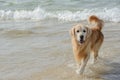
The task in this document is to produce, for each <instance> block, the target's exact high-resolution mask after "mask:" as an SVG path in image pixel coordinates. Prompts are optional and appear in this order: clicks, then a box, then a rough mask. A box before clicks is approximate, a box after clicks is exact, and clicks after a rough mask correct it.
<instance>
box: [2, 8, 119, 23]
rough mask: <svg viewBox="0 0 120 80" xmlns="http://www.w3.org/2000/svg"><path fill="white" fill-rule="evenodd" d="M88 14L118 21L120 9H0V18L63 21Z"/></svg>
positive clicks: (77, 18) (84, 16)
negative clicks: (53, 19) (54, 19)
mask: <svg viewBox="0 0 120 80" xmlns="http://www.w3.org/2000/svg"><path fill="white" fill-rule="evenodd" d="M90 15H97V16H99V17H100V18H102V19H104V20H105V21H112V22H120V9H119V8H112V9H107V8H104V9H101V10H100V9H90V10H88V9H84V10H81V11H75V12H73V11H69V10H64V11H52V12H50V11H49V12H47V11H45V10H44V9H42V8H40V7H37V8H35V9H34V10H15V11H11V10H8V11H5V10H0V20H24V19H26V20H29V19H31V20H44V19H46V18H50V19H52V18H57V19H58V20H64V21H80V20H86V18H87V17H88V16H90Z"/></svg>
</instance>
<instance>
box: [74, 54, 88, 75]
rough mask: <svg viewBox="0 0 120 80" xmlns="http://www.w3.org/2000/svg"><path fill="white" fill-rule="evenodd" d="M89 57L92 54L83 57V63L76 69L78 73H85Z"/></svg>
mask: <svg viewBox="0 0 120 80" xmlns="http://www.w3.org/2000/svg"><path fill="white" fill-rule="evenodd" d="M89 57H90V56H87V57H86V58H83V59H82V60H81V65H78V69H77V70H76V73H77V74H80V75H82V74H83V72H84V69H85V66H86V64H87V62H88V59H89Z"/></svg>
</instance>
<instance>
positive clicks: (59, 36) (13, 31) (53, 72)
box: [0, 20, 120, 80]
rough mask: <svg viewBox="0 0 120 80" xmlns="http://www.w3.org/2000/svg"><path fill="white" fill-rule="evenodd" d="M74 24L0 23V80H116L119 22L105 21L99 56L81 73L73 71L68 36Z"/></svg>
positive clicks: (118, 72) (117, 75)
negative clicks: (103, 37)
mask: <svg viewBox="0 0 120 80" xmlns="http://www.w3.org/2000/svg"><path fill="white" fill-rule="evenodd" d="M76 23H77V22H60V21H55V20H53V21H50V20H48V21H41V22H40V21H33V22H31V21H27V22H22V21H18V22H11V21H10V22H9V21H8V22H1V26H2V27H1V28H0V45H1V48H0V80H119V79H120V69H119V68H120V60H119V59H120V57H119V56H120V54H119V53H120V46H119V45H120V37H119V35H120V23H112V22H106V23H105V26H104V28H103V34H104V36H105V40H104V43H103V45H102V47H101V50H100V52H99V54H100V55H99V59H98V61H97V63H96V64H95V65H92V64H91V62H90V61H89V62H88V65H87V67H86V70H85V73H84V74H83V75H82V76H80V75H77V74H76V73H75V61H74V58H73V53H72V45H71V40H70V35H69V30H70V29H71V27H72V26H73V25H75V24H76ZM83 23H85V22H83Z"/></svg>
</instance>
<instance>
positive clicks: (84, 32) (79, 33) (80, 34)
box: [70, 24, 91, 45]
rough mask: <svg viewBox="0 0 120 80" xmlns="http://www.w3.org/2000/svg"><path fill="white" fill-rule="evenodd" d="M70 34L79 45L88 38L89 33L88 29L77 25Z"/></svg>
mask: <svg viewBox="0 0 120 80" xmlns="http://www.w3.org/2000/svg"><path fill="white" fill-rule="evenodd" d="M70 34H71V36H72V38H74V39H76V40H77V42H78V43H79V44H80V45H81V44H83V43H85V41H86V40H87V39H88V38H89V36H90V35H91V31H90V29H89V28H88V27H86V26H83V25H81V24H78V25H76V26H74V27H73V28H72V29H71V30H70Z"/></svg>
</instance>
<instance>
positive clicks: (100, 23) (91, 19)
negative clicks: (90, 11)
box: [88, 15, 104, 31]
mask: <svg viewBox="0 0 120 80" xmlns="http://www.w3.org/2000/svg"><path fill="white" fill-rule="evenodd" d="M88 21H89V23H90V24H92V25H94V28H96V29H98V30H100V31H101V29H102V27H103V25H104V22H103V20H101V19H99V18H98V17H97V16H95V15H92V16H90V17H89V19H88Z"/></svg>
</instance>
